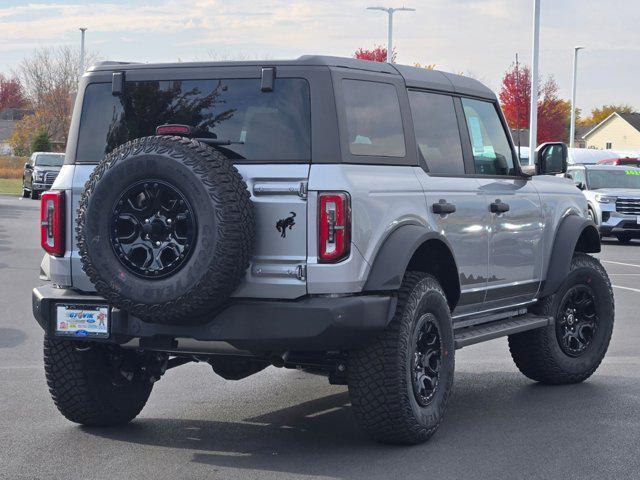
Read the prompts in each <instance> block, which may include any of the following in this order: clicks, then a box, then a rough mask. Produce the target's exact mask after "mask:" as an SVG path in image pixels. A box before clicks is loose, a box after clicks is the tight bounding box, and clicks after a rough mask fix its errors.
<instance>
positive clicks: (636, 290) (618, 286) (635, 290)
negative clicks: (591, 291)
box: [611, 285, 640, 293]
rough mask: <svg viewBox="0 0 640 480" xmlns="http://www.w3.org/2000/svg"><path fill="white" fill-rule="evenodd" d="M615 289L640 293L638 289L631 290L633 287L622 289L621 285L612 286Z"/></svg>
mask: <svg viewBox="0 0 640 480" xmlns="http://www.w3.org/2000/svg"><path fill="white" fill-rule="evenodd" d="M611 286H612V287H613V288H620V289H622V290H631V291H632V292H638V293H640V289H638V288H631V287H622V286H620V285H611Z"/></svg>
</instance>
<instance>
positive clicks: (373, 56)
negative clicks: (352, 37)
mask: <svg viewBox="0 0 640 480" xmlns="http://www.w3.org/2000/svg"><path fill="white" fill-rule="evenodd" d="M397 55H398V53H397V52H396V49H395V48H394V49H393V50H392V51H391V62H395V61H396V56H397ZM353 56H354V57H355V58H359V59H360V60H371V61H372V62H386V61H387V48H386V47H382V46H380V45H376V47H375V48H373V49H372V50H367V49H364V48H359V49H358V50H356V53H355V54H354V55H353Z"/></svg>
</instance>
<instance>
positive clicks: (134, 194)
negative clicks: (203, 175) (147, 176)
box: [110, 180, 197, 278]
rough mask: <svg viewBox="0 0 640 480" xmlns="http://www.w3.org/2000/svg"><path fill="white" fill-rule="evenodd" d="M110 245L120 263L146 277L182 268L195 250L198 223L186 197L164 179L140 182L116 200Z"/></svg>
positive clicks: (162, 274)
mask: <svg viewBox="0 0 640 480" xmlns="http://www.w3.org/2000/svg"><path fill="white" fill-rule="evenodd" d="M110 231H111V245H112V247H113V250H114V252H115V253H116V255H117V256H118V258H119V259H120V262H121V263H122V264H123V265H124V266H125V267H126V268H127V269H128V270H129V271H131V272H132V273H134V274H135V275H138V276H140V277H143V278H163V277H166V276H167V275H170V274H171V273H173V272H176V271H177V270H179V269H180V268H181V267H182V266H183V265H184V263H185V261H186V260H187V259H188V258H189V255H190V254H191V252H192V251H193V248H194V244H195V241H196V237H197V222H196V217H195V215H194V212H193V210H192V208H191V205H190V204H189V202H188V200H187V199H186V197H185V196H184V195H183V194H182V193H181V192H180V191H179V190H178V189H177V188H176V187H175V186H173V185H171V184H170V183H168V182H166V181H162V180H144V181H139V182H136V183H134V184H133V185H131V186H130V187H129V188H127V189H126V190H125V191H124V192H123V193H122V195H120V198H119V199H118V200H117V202H116V204H115V206H114V208H113V214H112V217H111V224H110Z"/></svg>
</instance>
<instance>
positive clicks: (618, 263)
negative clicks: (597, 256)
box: [600, 260, 640, 268]
mask: <svg viewBox="0 0 640 480" xmlns="http://www.w3.org/2000/svg"><path fill="white" fill-rule="evenodd" d="M600 261H601V262H603V263H613V264H614V265H624V266H625V267H636V268H640V265H636V264H635V263H623V262H614V261H613V260H600Z"/></svg>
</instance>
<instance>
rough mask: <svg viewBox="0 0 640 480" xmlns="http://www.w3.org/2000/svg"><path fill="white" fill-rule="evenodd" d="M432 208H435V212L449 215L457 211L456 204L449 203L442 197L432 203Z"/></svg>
mask: <svg viewBox="0 0 640 480" xmlns="http://www.w3.org/2000/svg"><path fill="white" fill-rule="evenodd" d="M431 209H432V210H433V213H437V214H438V215H448V214H450V213H453V212H455V211H456V206H455V205H454V204H453V203H448V202H447V201H446V200H444V199H442V200H440V201H439V202H436V203H434V204H433V205H431Z"/></svg>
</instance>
